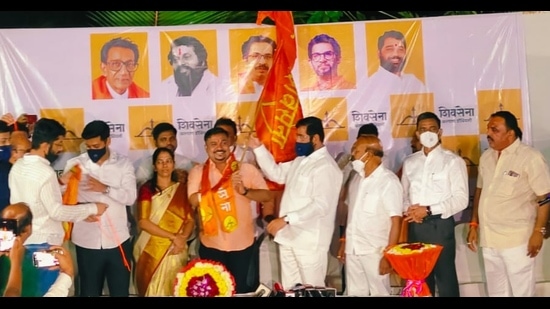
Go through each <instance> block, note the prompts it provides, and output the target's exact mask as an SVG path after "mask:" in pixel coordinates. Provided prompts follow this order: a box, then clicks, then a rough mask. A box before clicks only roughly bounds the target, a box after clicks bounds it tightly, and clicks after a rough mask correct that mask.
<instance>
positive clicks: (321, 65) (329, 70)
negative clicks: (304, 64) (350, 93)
mask: <svg viewBox="0 0 550 309" xmlns="http://www.w3.org/2000/svg"><path fill="white" fill-rule="evenodd" d="M307 55H308V61H309V64H310V65H311V69H312V70H313V71H314V72H315V75H316V78H315V81H314V82H313V83H312V84H311V85H310V86H308V87H305V88H303V89H302V90H303V91H319V90H336V89H354V88H355V85H354V84H353V83H351V82H349V81H347V80H345V79H344V77H343V76H342V75H340V74H338V66H339V64H340V60H341V59H342V52H341V49H340V44H338V42H337V41H336V39H334V38H333V37H331V36H329V35H327V34H318V35H316V36H315V37H313V38H312V39H311V40H310V41H309V44H308V46H307Z"/></svg>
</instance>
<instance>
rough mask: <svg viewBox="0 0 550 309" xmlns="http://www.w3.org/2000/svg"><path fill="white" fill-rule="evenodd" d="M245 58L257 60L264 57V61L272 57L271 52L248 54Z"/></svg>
mask: <svg viewBox="0 0 550 309" xmlns="http://www.w3.org/2000/svg"><path fill="white" fill-rule="evenodd" d="M246 58H247V59H248V61H255V60H259V59H261V58H264V60H265V61H269V60H271V59H273V55H272V54H260V53H254V54H250V55H248V56H247V57H246Z"/></svg>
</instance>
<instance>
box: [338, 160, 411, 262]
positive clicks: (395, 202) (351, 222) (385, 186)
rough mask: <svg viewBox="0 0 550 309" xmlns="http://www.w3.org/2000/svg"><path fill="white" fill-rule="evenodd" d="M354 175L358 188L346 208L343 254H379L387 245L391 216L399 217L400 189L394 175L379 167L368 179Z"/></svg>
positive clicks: (400, 207) (401, 193)
mask: <svg viewBox="0 0 550 309" xmlns="http://www.w3.org/2000/svg"><path fill="white" fill-rule="evenodd" d="M354 175H356V176H355V177H354V178H358V179H359V187H358V188H357V189H356V191H357V192H356V196H357V198H355V199H354V203H352V204H349V206H348V222H347V225H346V254H355V255H361V254H369V253H381V252H382V250H384V248H386V246H387V245H388V239H389V236H390V229H391V225H392V223H391V217H394V216H399V217H401V215H402V211H403V210H402V209H403V188H402V187H401V183H400V182H399V178H397V176H396V175H395V173H393V172H392V171H390V170H389V169H387V168H386V167H384V166H383V165H382V164H381V165H380V166H378V167H377V168H376V169H375V170H374V171H373V172H372V173H371V174H370V175H369V176H368V177H365V178H363V177H361V176H360V175H359V174H357V173H354ZM350 191H351V190H350ZM350 193H351V192H350Z"/></svg>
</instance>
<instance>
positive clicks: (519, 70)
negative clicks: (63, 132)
mask: <svg viewBox="0 0 550 309" xmlns="http://www.w3.org/2000/svg"><path fill="white" fill-rule="evenodd" d="M523 31H524V30H523V23H522V19H521V13H509V14H508V13H507V14H491V15H471V16H450V17H434V18H421V19H405V20H389V21H368V22H352V23H331V24H313V25H297V26H296V40H297V46H298V52H297V61H296V65H295V67H294V69H293V76H294V80H295V81H296V86H297V89H298V92H299V93H298V94H299V97H300V100H301V104H302V108H303V112H304V115H305V116H310V115H314V116H317V117H319V118H321V119H322V120H323V122H324V125H325V133H326V140H325V142H326V143H327V145H328V146H327V147H328V149H329V151H330V153H331V154H332V155H333V156H334V157H337V156H338V155H339V154H341V153H348V152H349V151H350V148H351V145H352V143H353V141H354V140H355V138H356V136H357V131H358V129H359V127H360V126H361V125H363V124H366V123H370V122H372V123H374V124H376V125H377V126H378V129H379V131H380V137H381V139H382V141H383V145H384V150H385V164H386V165H387V166H388V167H389V168H391V169H392V170H394V171H397V170H398V169H399V168H400V166H401V163H402V161H403V158H404V157H406V156H407V155H409V154H410V153H411V149H410V146H409V143H410V137H411V135H412V134H413V132H414V130H415V122H416V116H417V115H418V114H420V113H422V112H424V111H432V112H434V113H436V114H437V115H438V116H439V117H440V118H441V121H442V124H441V126H442V129H443V144H444V145H445V146H446V147H447V148H449V149H451V150H452V151H455V152H456V153H457V154H459V155H460V156H462V157H463V158H464V160H465V161H466V163H467V165H468V167H469V171H470V173H471V176H472V181H471V183H474V182H475V168H476V166H477V164H478V163H479V156H480V154H481V152H482V151H483V150H485V149H487V147H488V146H487V142H486V135H485V133H486V124H487V119H488V116H489V115H490V114H491V113H493V112H495V111H498V110H510V111H511V112H513V113H514V114H515V115H516V116H517V118H518V119H519V123H520V126H521V127H522V129H523V131H524V141H526V142H527V143H530V139H531V130H530V119H529V115H530V113H529V97H528V88H527V73H526V57H525V51H524V39H523V35H524V33H523ZM385 33H386V34H391V35H396V34H397V35H403V37H404V39H405V44H402V43H401V42H402V41H400V40H395V39H394V41H391V38H390V40H389V41H388V40H386V41H385V42H386V43H388V42H389V43H391V44H383V43H384V40H381V38H382V36H383V35H384V34H385ZM258 35H263V36H267V37H269V38H272V39H273V40H275V38H276V36H275V28H274V27H273V26H257V25H255V24H225V25H192V26H175V27H135V28H117V27H115V28H69V29H67V28H64V29H3V30H0V69H1V70H2V74H1V75H0V84H1V88H0V111H1V112H2V113H6V112H11V113H12V114H14V115H15V116H18V115H20V114H23V113H27V114H37V115H38V117H50V118H55V119H57V120H59V121H60V122H61V123H62V124H63V125H64V126H65V127H66V128H67V130H68V134H67V141H66V143H65V148H66V153H65V154H64V155H63V156H62V157H61V158H60V159H59V160H58V161H57V162H56V163H55V164H54V168H55V169H56V170H62V169H63V166H64V164H65V161H66V160H67V159H68V158H70V157H72V156H74V155H75V154H77V153H79V151H80V149H79V146H80V144H81V142H82V139H81V137H80V136H81V132H82V129H83V128H84V126H85V125H86V123H88V122H90V121H92V120H95V119H101V120H104V121H106V122H108V124H109V125H110V127H111V137H112V144H111V147H112V149H113V150H115V151H117V152H120V153H122V154H125V155H128V156H129V158H130V159H131V160H132V161H134V162H135V161H136V160H138V159H140V158H141V157H143V156H145V155H147V154H149V153H151V149H152V147H153V145H154V144H153V141H152V135H151V131H152V128H153V127H154V126H155V125H156V124H157V123H159V122H163V121H168V122H171V123H173V124H174V126H175V127H176V128H177V129H178V142H179V146H178V149H177V152H178V153H180V154H183V155H186V156H188V157H190V158H192V159H194V160H196V161H203V160H205V158H206V155H205V152H204V142H203V137H204V133H205V131H207V130H208V129H209V128H211V127H212V126H213V124H214V122H215V120H216V119H217V118H219V117H221V116H226V117H231V118H232V119H234V120H235V121H236V122H237V124H238V129H239V131H240V134H249V133H250V132H251V131H253V130H254V117H255V113H254V112H255V107H256V101H257V99H258V97H259V95H260V93H259V91H261V86H260V85H259V84H256V83H254V82H252V81H253V80H254V78H255V76H261V74H262V69H264V70H265V69H268V68H269V65H270V63H271V60H272V59H271V56H272V54H273V51H272V50H271V49H270V48H271V47H266V46H265V45H266V44H264V45H262V46H263V48H262V49H261V50H253V49H250V50H247V46H246V44H245V43H246V42H247V41H248V40H249V38H251V37H254V36H258ZM117 38H120V39H122V40H124V41H125V42H126V43H125V44H129V45H128V46H131V48H133V50H132V53H131V54H130V55H131V57H134V58H131V57H130V58H128V55H127V54H125V53H124V52H125V51H126V52H127V50H128V49H127V48H126V49H125V48H122V49H121V48H119V49H114V50H112V51H113V52H112V54H109V55H107V54H106V53H105V55H102V48H103V46H104V45H105V44H107V43H108V42H109V41H111V40H113V39H117ZM179 42H186V44H187V46H185V44H183V45H179V46H177V45H178V44H180V43H179ZM190 42H191V43H190ZM197 42H198V43H197ZM310 42H311V44H310ZM313 43H316V44H313ZM189 44H195V45H192V46H193V48H190V47H189ZM267 45H269V44H267ZM256 47H257V46H256ZM107 56H108V59H107V60H105V59H104V60H103V61H107V62H109V63H108V64H107V63H102V57H107ZM117 57H118V58H117ZM125 57H126V58H125ZM136 57H137V59H136ZM117 60H118V61H119V63H116V61H117ZM120 61H122V62H123V63H120ZM132 61H134V62H135V64H134V63H131V62H132ZM401 62H402V63H404V66H403V70H402V72H397V71H399V70H398V68H396V67H399V63H401ZM182 63H183V64H186V66H184V67H183V68H180V67H177V65H178V64H182ZM136 64H137V65H136ZM258 64H261V65H258ZM117 65H118V67H120V69H119V70H118V71H117ZM262 65H263V67H262ZM174 68H175V69H174ZM205 68H206V70H205V71H204V73H202V74H203V75H202V77H201V75H200V72H201V71H203V70H204V69H205ZM174 70H176V72H177V77H178V78H177V79H178V81H179V82H176V81H175V80H176V79H175V77H174ZM331 71H336V74H334V75H327V72H331ZM392 71H395V72H392ZM189 73H190V74H189ZM396 73H397V74H400V76H397V75H396ZM321 78H324V80H325V81H327V80H328V81H330V82H332V87H329V88H328V89H327V87H326V86H324V84H323V82H322V81H321V80H320V79H321ZM104 80H109V81H111V82H112V85H114V86H113V88H116V87H123V86H124V85H127V84H129V83H133V84H132V86H131V91H130V92H129V94H130V97H129V98H105V97H106V96H108V88H107V87H106V86H105V82H104ZM182 81H183V82H182ZM196 83H198V86H197V87H196V88H195V89H194V90H193V91H192V92H188V93H185V92H184V91H183V92H178V85H180V86H181V88H182V89H183V88H185V87H186V86H189V85H193V84H196ZM124 87H125V86H124Z"/></svg>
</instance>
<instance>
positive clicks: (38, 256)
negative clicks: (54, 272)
mask: <svg viewBox="0 0 550 309" xmlns="http://www.w3.org/2000/svg"><path fill="white" fill-rule="evenodd" d="M54 253H55V251H54V250H48V251H37V252H34V253H33V254H32V262H33V264H34V267H39V268H42V267H53V266H59V261H58V260H57V259H56V258H55V256H54Z"/></svg>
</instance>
